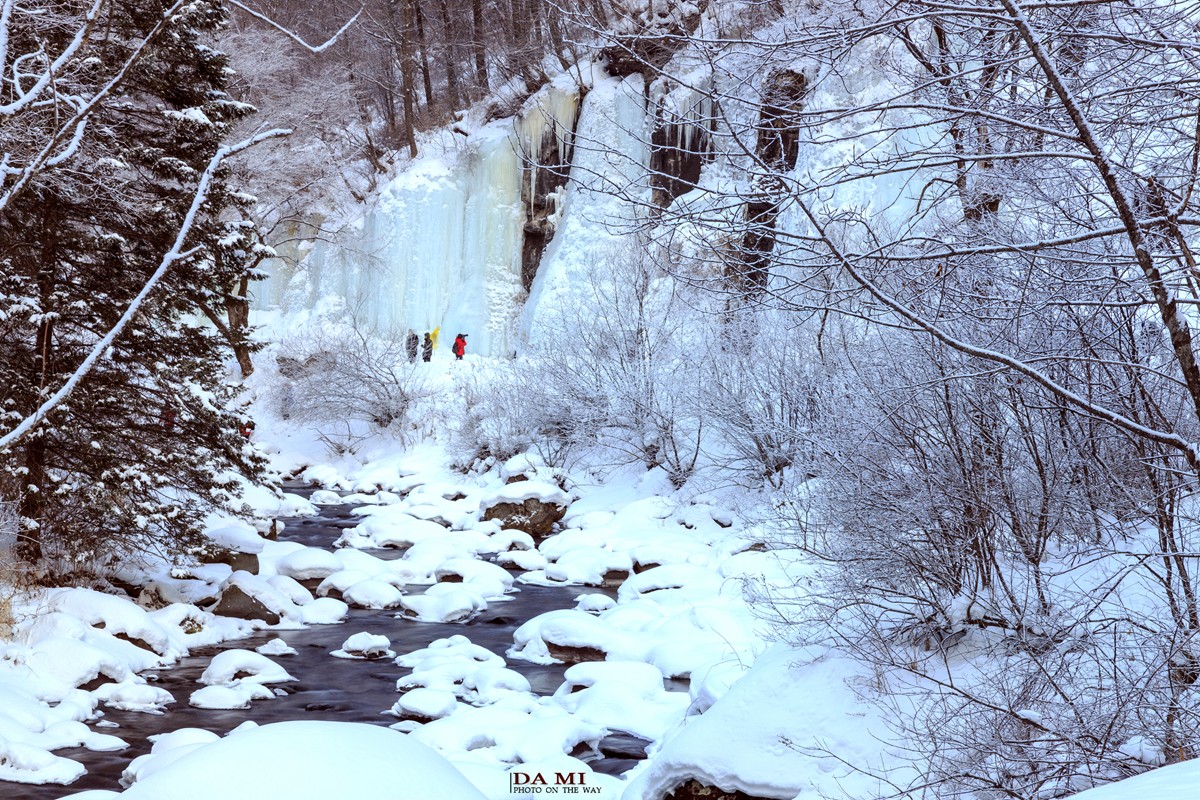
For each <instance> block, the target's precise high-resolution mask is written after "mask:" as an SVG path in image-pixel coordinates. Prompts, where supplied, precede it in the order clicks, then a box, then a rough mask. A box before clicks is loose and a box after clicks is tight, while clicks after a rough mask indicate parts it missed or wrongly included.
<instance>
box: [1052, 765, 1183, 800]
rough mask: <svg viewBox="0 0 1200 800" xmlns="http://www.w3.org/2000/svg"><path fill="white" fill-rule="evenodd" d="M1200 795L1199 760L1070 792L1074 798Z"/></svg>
mask: <svg viewBox="0 0 1200 800" xmlns="http://www.w3.org/2000/svg"><path fill="white" fill-rule="evenodd" d="M1196 797H1200V760H1198V759H1192V760H1191V761H1184V762H1182V763H1180V764H1171V765H1170V766H1167V767H1159V768H1158V769H1152V770H1150V771H1149V772H1143V773H1142V774H1141V775H1134V776H1133V777H1132V778H1126V779H1125V780H1123V781H1117V782H1116V783H1109V784H1105V785H1104V786H1097V787H1095V788H1094V789H1088V790H1087V791H1086V792H1080V793H1079V794H1075V795H1071V800H1194V798H1196Z"/></svg>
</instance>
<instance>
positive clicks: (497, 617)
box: [0, 488, 645, 800]
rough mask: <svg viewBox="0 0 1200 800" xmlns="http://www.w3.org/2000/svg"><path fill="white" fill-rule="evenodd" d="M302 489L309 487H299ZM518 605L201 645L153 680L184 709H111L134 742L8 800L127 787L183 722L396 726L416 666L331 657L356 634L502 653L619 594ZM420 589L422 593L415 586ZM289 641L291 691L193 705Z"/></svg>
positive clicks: (570, 590)
mask: <svg viewBox="0 0 1200 800" xmlns="http://www.w3.org/2000/svg"><path fill="white" fill-rule="evenodd" d="M292 491H296V492H297V493H299V494H307V493H308V492H305V491H303V490H299V489H296V488H292ZM351 508H352V507H351V506H345V505H341V506H324V507H322V508H321V509H320V511H321V513H320V516H319V517H316V518H312V517H309V518H298V519H285V520H283V521H284V522H285V523H286V528H285V530H284V531H283V533H282V534H280V539H282V540H287V541H294V542H299V543H301V544H304V545H307V546H310V547H325V548H331V547H332V544H333V541H334V540H335V539H336V538H337V537H338V536H339V535H340V534H341V532H342V530H343V529H344V528H347V527H350V526H352V525H354V524H356V523H357V519H355V518H353V517H352V516H351V514H350V509H351ZM372 553H373V555H376V556H379V557H381V558H389V557H390V558H398V557H399V556H400V553H399V552H397V551H394V550H390V551H389V550H385V551H372ZM518 586H519V589H520V591H518V592H517V593H516V594H514V595H511V597H512V600H510V601H508V602H499V603H496V602H493V603H491V604H489V607H488V610H487V611H485V612H484V613H483V614H481V615H479V616H478V617H476V618H475V619H473V620H471V621H470V622H467V623H465V624H438V623H425V622H414V621H412V620H409V619H398V618H396V617H395V616H394V614H395V612H394V611H371V610H364V609H351V610H350V614H349V617H348V618H347V620H346V621H345V622H343V623H342V624H340V625H316V626H312V627H310V628H307V629H304V630H284V631H277V630H270V631H261V632H259V633H257V634H255V635H254V636H252V637H249V638H246V639H238V640H234V641H230V642H225V643H223V644H221V645H219V646H216V647H211V648H205V649H202V650H196V651H194V652H193V653H192V654H191V655H190V656H189V657H187V658H185V659H183V660H182V661H180V662H179V664H177V665H176V666H173V667H171V668H169V669H164V670H162V671H161V672H159V673H158V674H157V675H156V676H151V675H146V677H147V678H148V679H150V678H152V677H153V678H154V680H153V683H154V685H156V686H159V687H161V688H163V689H166V690H167V691H169V692H170V693H171V694H172V695H174V697H175V703H174V705H171V706H169V707H168V710H167V712H166V713H165V714H162V715H153V714H144V713H137V712H128V711H116V710H113V709H104V719H105V720H107V721H110V722H114V723H116V724H117V725H118V726H119V727H116V728H111V727H105V728H100V729H98V730H101V731H102V732H104V733H109V734H114V735H116V736H120V737H121V738H122V739H124V740H125V741H127V742H128V743H129V747H128V748H126V749H124V750H121V751H118V752H113V753H96V752H92V751H90V750H84V749H82V748H78V749H64V750H57V751H55V752H56V754H57V755H60V756H63V757H66V758H71V759H75V760H76V761H79V762H80V763H82V764H83V765H84V766H85V767H87V770H88V771H87V774H86V775H84V776H83V777H81V778H80V779H79V780H77V781H76V782H75V783H72V784H71V785H69V786H57V785H43V786H33V785H25V784H19V783H9V782H4V781H0V798H3V800H56V799H57V798H61V797H64V796H67V795H70V794H73V793H75V792H79V791H83V790H85V789H111V790H120V788H121V786H120V783H119V780H120V777H121V773H122V771H124V769H125V768H126V767H127V766H128V765H129V763H130V762H131V761H132V760H133V759H134V758H136V757H137V756H139V755H142V754H143V753H148V752H149V751H150V746H151V742H150V741H149V739H148V737H150V736H152V735H154V734H158V733H165V732H168V731H173V730H177V729H179V728H186V727H192V728H204V729H207V730H210V731H213V732H215V733H218V734H224V733H227V732H228V731H229V730H231V729H233V728H235V727H237V726H238V725H240V724H241V723H243V722H245V721H246V720H253V721H255V722H257V723H259V724H266V723H268V722H282V721H285V720H295V719H318V720H338V721H344V722H367V723H372V724H377V725H390V724H392V723H394V722H395V721H396V719H395V718H394V717H392V716H390V715H387V714H384V713H383V712H384V710H385V709H389V708H391V706H392V704H393V703H395V701H396V699H397V698H398V697H399V694H398V693H397V691H396V680H397V679H398V678H400V677H402V676H403V675H406V674H408V672H409V670H407V669H405V668H403V667H398V666H396V665H395V664H394V663H392V661H391V660H390V659H382V660H377V661H354V660H346V659H340V658H334V657H333V656H331V655H329V653H330V652H331V651H333V650H336V649H338V648H339V647H340V646H341V644H342V642H343V641H345V640H346V639H347V638H348V637H349V636H350V635H351V634H354V633H358V632H359V631H369V632H370V633H373V634H379V635H383V636H386V637H388V639H389V640H391V643H392V649H393V650H394V651H396V652H397V653H407V652H411V651H413V650H419V649H421V648H423V647H427V646H428V645H429V644H430V643H431V642H433V641H434V640H436V639H442V638H445V637H448V636H453V635H455V634H461V635H465V636H467V637H468V638H469V639H470V640H471V641H472V642H474V643H475V644H477V645H480V646H482V647H486V648H487V649H488V650H490V651H492V652H493V653H496V654H498V655H500V656H504V653H505V650H507V649H508V647H510V646H511V645H512V634H513V631H514V630H516V629H517V627H519V626H520V625H521V624H523V623H524V622H525V621H526V620H529V619H531V618H532V617H535V616H537V615H538V614H541V613H544V612H546V611H553V610H555V609H560V608H571V607H573V606H574V605H575V597H576V596H577V595H578V594H580V593H581V591H588V592H600V591H604V592H609V593H612V592H611V591H610V590H605V589H597V588H591V587H589V588H587V589H583V587H578V586H573V587H542V586H527V585H523V584H519V585H518ZM413 591H420V588H419V587H413ZM274 638H280V639H283V640H284V641H285V642H287V643H288V644H289V645H291V646H292V647H293V648H295V649H296V651H297V654H296V655H292V656H279V657H273V660H275V661H277V662H278V663H279V664H280V665H282V666H283V667H284V668H285V669H287V671H288V672H289V673H291V675H292V676H293V677H295V678H296V681H295V682H292V683H284V684H276V686H278V687H279V688H281V689H283V690H284V691H286V692H287V695H286V696H283V697H276V698H275V699H273V700H260V701H256V702H254V703H253V704H252V705H251V706H250V707H249V708H247V709H239V710H232V711H216V710H205V709H198V708H193V707H191V706H189V705H188V698H189V696H190V695H191V693H192V692H194V691H196V690H197V689H199V688H201V685H200V684H199V683H197V679H198V678H199V677H200V674H201V673H202V672H203V671H204V669H205V667H207V666H208V663H209V661H210V660H211V659H212V657H213V655H215V654H216V653H218V652H220V651H221V650H225V649H229V648H244V649H253V648H255V647H257V646H259V645H261V644H263V643H264V642H267V641H269V640H270V639H274ZM509 667H510V668H512V669H514V670H516V671H518V672H520V673H521V674H523V675H524V676H525V677H526V678H528V679H529V683H530V685H531V687H532V689H533V691H534V692H535V693H536V694H539V695H548V694H551V693H553V692H554V690H555V689H556V688H558V686H559V685H560V684H561V683H562V679H563V672H564V671H565V666H562V665H554V666H540V665H536V664H530V663H528V662H525V661H518V660H510V662H509ZM644 745H645V742H643V741H641V740H639V739H636V738H635V737H631V736H625V735H621V734H617V735H613V736H609V737H607V738H606V739H604V740H603V741H602V742H601V747H600V749H601V753H600V755H597V754H593V753H587V754H576V755H577V757H579V758H583V759H584V760H588V761H590V762H591V766H592V768H593V769H595V770H596V771H598V772H605V773H608V774H613V775H618V774H620V773H622V772H625V771H626V770H628V769H630V768H631V767H632V766H634V764H635V763H636V762H637V760H639V759H641V758H644V757H645V751H644V749H643V746H644Z"/></svg>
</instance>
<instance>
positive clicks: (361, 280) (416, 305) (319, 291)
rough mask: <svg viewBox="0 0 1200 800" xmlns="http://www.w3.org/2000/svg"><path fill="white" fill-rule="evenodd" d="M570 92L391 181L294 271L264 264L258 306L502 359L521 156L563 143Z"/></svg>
mask: <svg viewBox="0 0 1200 800" xmlns="http://www.w3.org/2000/svg"><path fill="white" fill-rule="evenodd" d="M577 107H578V93H577V92H576V91H573V90H572V89H564V88H559V87H551V88H550V89H548V90H546V91H544V92H542V93H541V94H540V95H539V96H538V97H537V98H535V99H534V101H533V102H532V103H531V104H530V106H529V107H528V108H527V109H526V110H525V111H524V113H522V114H521V115H519V116H518V117H516V118H513V119H509V120H501V121H498V122H494V123H492V124H490V125H487V126H485V127H483V128H481V129H480V130H478V131H477V132H475V133H474V134H472V135H471V137H469V139H468V140H466V142H465V144H464V145H463V146H462V147H461V149H460V150H458V151H457V152H454V153H449V154H444V155H441V156H438V155H426V156H424V157H422V158H420V159H418V160H417V161H416V162H414V163H412V164H411V165H410V166H409V167H408V168H407V169H405V170H404V171H403V172H401V173H400V174H399V175H397V176H396V178H394V179H393V180H392V181H391V182H390V183H389V184H388V185H387V186H386V187H385V188H384V189H383V190H382V191H381V192H380V194H379V195H378V197H377V198H376V199H375V201H374V204H373V206H372V207H371V208H370V210H369V211H367V212H366V213H365V214H364V215H363V216H362V218H361V219H359V220H357V222H355V223H354V224H353V225H351V226H349V228H348V229H347V230H345V231H343V232H341V233H340V234H339V235H338V236H337V237H336V239H334V240H328V239H324V238H318V239H316V240H315V241H312V242H311V243H310V244H309V245H306V247H308V248H309V249H308V250H307V252H306V253H302V254H301V256H302V257H301V258H300V259H299V260H298V261H299V266H298V267H294V268H288V267H287V266H286V265H285V264H284V263H283V262H281V261H276V262H275V263H274V264H272V265H270V267H269V271H270V272H271V278H270V279H268V280H267V281H264V282H262V283H261V284H259V285H258V286H257V287H255V299H256V305H257V306H258V307H259V308H277V309H279V310H281V311H283V312H284V313H285V314H296V313H298V312H304V311H307V310H312V309H318V308H327V307H331V308H338V307H344V308H345V309H347V310H348V311H349V312H350V313H352V314H353V315H354V317H355V319H356V320H357V321H358V322H359V323H360V324H361V325H363V326H365V327H367V328H368V329H371V330H374V331H377V332H379V333H393V334H398V335H401V336H403V335H404V334H405V333H406V332H407V331H408V330H409V329H412V330H415V331H417V332H424V331H429V330H432V329H433V328H436V327H440V328H441V332H442V336H441V338H440V343H439V346H440V347H441V348H442V349H447V348H448V347H449V345H450V342H451V341H452V340H453V338H454V334H456V333H459V332H463V333H467V334H469V350H470V352H473V353H482V354H485V355H506V354H509V353H511V352H512V351H513V350H514V349H515V347H516V343H515V339H514V332H515V329H516V321H517V318H518V316H519V315H520V313H521V310H522V303H523V301H524V299H525V296H526V291H525V289H524V287H523V286H522V284H521V251H522V242H523V236H524V226H525V223H526V217H527V207H528V206H529V205H530V203H531V202H532V198H529V197H526V196H524V194H525V193H523V191H522V188H523V187H526V192H527V191H528V187H529V186H530V185H531V184H536V181H531V180H529V177H530V174H529V173H530V171H531V169H533V170H536V165H533V166H531V165H530V164H529V154H530V153H538V152H539V151H543V150H545V149H546V146H545V142H546V140H547V138H549V137H557V138H561V139H562V140H563V141H562V142H561V143H560V144H558V145H555V146H552V147H551V149H557V150H558V151H559V152H560V153H563V151H564V149H565V148H566V147H567V143H568V141H569V139H570V132H571V130H572V128H573V126H574V122H575V114H576V110H577Z"/></svg>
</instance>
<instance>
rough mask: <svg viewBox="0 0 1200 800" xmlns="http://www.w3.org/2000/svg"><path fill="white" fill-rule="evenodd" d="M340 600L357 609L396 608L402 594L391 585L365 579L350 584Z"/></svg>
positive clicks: (401, 599)
mask: <svg viewBox="0 0 1200 800" xmlns="http://www.w3.org/2000/svg"><path fill="white" fill-rule="evenodd" d="M342 600H344V601H346V602H347V603H349V604H350V605H352V606H355V607H357V608H374V609H380V608H396V607H397V606H399V605H400V604H401V603H402V602H403V600H404V597H403V593H402V592H401V591H400V590H399V589H397V588H396V587H395V586H393V585H392V584H390V583H388V582H386V581H381V580H378V579H376V578H367V579H366V580H363V581H357V582H355V583H353V584H351V585H350V586H349V587H347V588H346V589H345V590H344V591H343V592H342Z"/></svg>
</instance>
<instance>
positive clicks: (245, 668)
mask: <svg viewBox="0 0 1200 800" xmlns="http://www.w3.org/2000/svg"><path fill="white" fill-rule="evenodd" d="M198 680H199V682H200V683H203V684H205V685H208V686H219V685H230V684H233V683H259V684H262V683H283V682H286V681H294V680H296V679H295V678H293V677H292V676H291V675H289V674H288V673H287V670H285V669H284V668H283V667H281V666H279V665H278V664H276V663H275V662H274V661H272V660H271V659H269V658H267V657H266V656H264V655H261V654H259V653H255V652H252V651H250V650H240V649H233V650H224V651H222V652H220V653H217V654H216V655H215V656H213V658H212V661H210V662H209V663H208V667H207V668H206V669H205V670H204V672H203V673H201V675H200V677H199V679H198Z"/></svg>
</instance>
